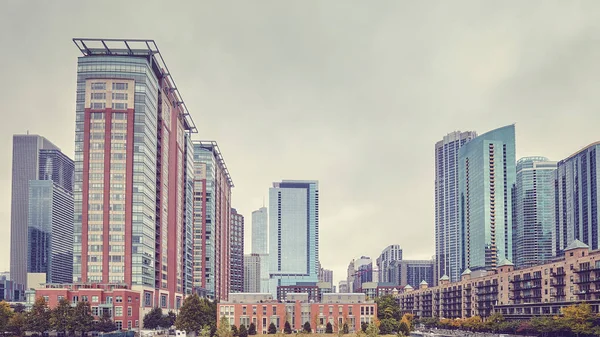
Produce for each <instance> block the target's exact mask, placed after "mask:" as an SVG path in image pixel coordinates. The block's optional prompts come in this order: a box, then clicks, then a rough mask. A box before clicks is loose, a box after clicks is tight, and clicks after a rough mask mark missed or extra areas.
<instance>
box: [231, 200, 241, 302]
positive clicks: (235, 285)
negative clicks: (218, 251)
mask: <svg viewBox="0 0 600 337" xmlns="http://www.w3.org/2000/svg"><path fill="white" fill-rule="evenodd" d="M229 241H230V249H231V256H230V268H231V272H230V279H231V282H230V291H231V292H232V293H241V292H244V216H243V215H241V214H240V213H238V212H237V210H236V209H235V208H232V209H231V235H230V238H229Z"/></svg>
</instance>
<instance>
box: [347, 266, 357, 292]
mask: <svg viewBox="0 0 600 337" xmlns="http://www.w3.org/2000/svg"><path fill="white" fill-rule="evenodd" d="M354 262H355V261H354V259H352V261H350V263H348V268H347V269H346V288H347V289H348V292H349V293H353V292H354V279H355V278H356V276H355V274H356V271H355V270H354Z"/></svg>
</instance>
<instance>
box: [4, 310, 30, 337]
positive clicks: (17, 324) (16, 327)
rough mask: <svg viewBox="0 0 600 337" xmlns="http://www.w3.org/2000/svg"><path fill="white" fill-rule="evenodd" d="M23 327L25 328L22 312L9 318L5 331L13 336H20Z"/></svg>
mask: <svg viewBox="0 0 600 337" xmlns="http://www.w3.org/2000/svg"><path fill="white" fill-rule="evenodd" d="M24 326H25V314H24V313H22V312H17V313H15V314H14V315H12V316H11V317H10V320H9V321H8V325H7V326H6V329H7V331H9V332H10V333H11V334H13V335H14V336H22V335H23V327H24Z"/></svg>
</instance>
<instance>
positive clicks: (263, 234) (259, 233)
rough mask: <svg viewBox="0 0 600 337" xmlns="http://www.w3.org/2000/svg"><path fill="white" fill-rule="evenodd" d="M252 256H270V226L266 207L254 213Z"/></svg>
mask: <svg viewBox="0 0 600 337" xmlns="http://www.w3.org/2000/svg"><path fill="white" fill-rule="evenodd" d="M252 254H261V255H266V254H269V225H268V215H267V208H266V207H261V208H259V209H257V210H256V211H254V212H252Z"/></svg>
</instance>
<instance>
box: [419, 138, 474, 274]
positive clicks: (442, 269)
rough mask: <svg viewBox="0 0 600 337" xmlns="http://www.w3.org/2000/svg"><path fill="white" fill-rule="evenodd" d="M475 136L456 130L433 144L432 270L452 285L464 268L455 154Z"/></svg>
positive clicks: (456, 158) (456, 156) (456, 155)
mask: <svg viewBox="0 0 600 337" xmlns="http://www.w3.org/2000/svg"><path fill="white" fill-rule="evenodd" d="M475 137H477V133H476V132H474V131H466V132H460V131H455V132H452V133H449V134H448V135H446V136H444V138H443V139H442V140H440V141H439V142H437V143H436V144H435V257H436V259H435V260H436V266H435V268H436V274H437V275H440V276H441V275H448V276H449V277H450V279H451V280H452V281H453V282H454V281H458V280H460V274H461V273H462V271H463V269H464V266H463V261H462V258H461V256H462V254H463V248H464V247H463V241H462V228H461V226H460V215H459V213H458V209H459V207H458V205H459V200H460V199H459V194H458V151H459V149H460V148H461V147H462V146H463V145H465V144H466V143H467V142H468V141H470V140H471V139H473V138H475ZM430 285H433V284H431V283H430Z"/></svg>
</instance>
